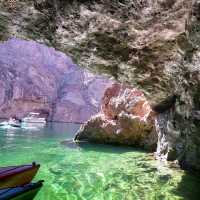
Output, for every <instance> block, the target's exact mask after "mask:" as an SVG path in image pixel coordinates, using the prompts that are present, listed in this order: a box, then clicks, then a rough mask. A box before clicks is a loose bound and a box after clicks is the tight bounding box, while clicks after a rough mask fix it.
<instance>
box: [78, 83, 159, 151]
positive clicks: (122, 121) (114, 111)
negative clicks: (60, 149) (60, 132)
mask: <svg viewBox="0 0 200 200" xmlns="http://www.w3.org/2000/svg"><path fill="white" fill-rule="evenodd" d="M154 118H155V113H154V112H153V111H152V109H151V107H150V105H149V103H148V101H147V100H146V98H145V97H144V94H143V93H142V92H140V91H138V90H136V89H134V88H131V87H128V86H125V85H121V84H118V83H114V84H113V85H112V86H111V87H109V88H108V89H107V90H106V91H105V94H104V97H103V100H102V105H101V112H100V113H98V114H97V115H95V116H92V117H91V119H90V120H88V121H87V122H86V124H84V125H82V127H81V129H80V130H79V132H78V133H77V135H76V137H75V139H76V140H88V141H91V142H98V143H111V144H121V145H134V146H140V147H144V148H146V149H149V150H155V148H156V143H157V134H156V132H155V127H154Z"/></svg>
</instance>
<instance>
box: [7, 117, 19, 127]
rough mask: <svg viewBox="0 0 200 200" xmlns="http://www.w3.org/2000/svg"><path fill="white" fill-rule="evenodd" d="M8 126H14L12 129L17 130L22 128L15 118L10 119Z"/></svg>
mask: <svg viewBox="0 0 200 200" xmlns="http://www.w3.org/2000/svg"><path fill="white" fill-rule="evenodd" d="M8 125H10V126H12V127H16V128H20V127H21V123H20V122H19V121H18V120H16V119H13V118H10V119H9V121H8Z"/></svg>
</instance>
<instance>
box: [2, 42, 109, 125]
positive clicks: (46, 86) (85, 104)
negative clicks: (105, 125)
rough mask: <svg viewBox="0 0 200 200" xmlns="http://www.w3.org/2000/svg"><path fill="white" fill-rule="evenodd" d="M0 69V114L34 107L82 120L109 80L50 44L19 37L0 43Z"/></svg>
mask: <svg viewBox="0 0 200 200" xmlns="http://www.w3.org/2000/svg"><path fill="white" fill-rule="evenodd" d="M0 71H1V72H0V86H1V91H0V117H1V118H9V117H11V116H16V117H18V118H21V117H24V116H25V115H26V114H27V113H29V112H31V111H36V112H42V113H47V114H49V118H48V120H51V121H62V122H84V121H86V120H87V119H88V118H89V117H90V116H91V115H93V114H95V113H97V112H98V110H99V103H100V100H101V98H102V96H103V93H104V91H105V89H106V87H108V86H109V83H111V81H110V80H108V79H106V78H104V77H100V76H97V75H94V74H92V73H90V72H88V71H87V70H83V69H81V68H79V67H78V66H76V65H75V64H73V62H72V61H71V59H70V58H69V57H67V56H66V55H64V54H63V53H61V52H58V51H55V49H53V48H48V47H46V46H44V45H41V44H39V43H36V42H33V41H25V40H19V39H12V40H9V41H7V42H4V43H2V44H0Z"/></svg>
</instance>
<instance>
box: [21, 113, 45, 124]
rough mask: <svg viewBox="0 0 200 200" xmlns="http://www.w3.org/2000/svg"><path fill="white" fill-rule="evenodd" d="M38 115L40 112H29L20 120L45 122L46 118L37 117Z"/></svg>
mask: <svg viewBox="0 0 200 200" xmlns="http://www.w3.org/2000/svg"><path fill="white" fill-rule="evenodd" d="M39 116H40V113H34V112H30V113H29V114H28V115H27V117H24V118H22V122H25V123H42V124H46V119H45V118H44V117H39Z"/></svg>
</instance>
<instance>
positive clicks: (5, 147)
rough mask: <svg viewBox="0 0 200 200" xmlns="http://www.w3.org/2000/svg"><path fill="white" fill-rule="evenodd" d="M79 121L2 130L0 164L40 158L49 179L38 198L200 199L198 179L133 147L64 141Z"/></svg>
mask: <svg viewBox="0 0 200 200" xmlns="http://www.w3.org/2000/svg"><path fill="white" fill-rule="evenodd" d="M78 128H79V125H77V124H59V123H53V124H49V125H48V126H47V127H45V128H38V129H9V130H8V129H7V130H6V129H0V165H1V166H6V165H16V164H24V163H30V162H32V161H37V162H39V163H40V164H41V169H40V171H39V173H38V175H37V177H36V180H39V179H43V180H45V184H44V187H43V188H42V190H41V191H40V192H39V193H38V195H37V197H36V198H35V199H36V200H180V199H186V200H198V199H200V181H199V179H198V178H196V177H194V176H191V175H189V174H186V173H184V172H183V171H181V170H178V169H172V168H169V167H168V166H167V165H166V164H164V163H159V162H158V161H155V160H153V159H152V158H151V156H150V155H149V154H147V153H145V152H143V151H139V150H136V149H133V148H125V147H113V146H106V145H91V144H84V145H83V146H81V147H78V146H75V145H61V144H60V142H61V141H62V140H64V139H70V138H73V135H74V133H75V132H76V130H77V129H78Z"/></svg>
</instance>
